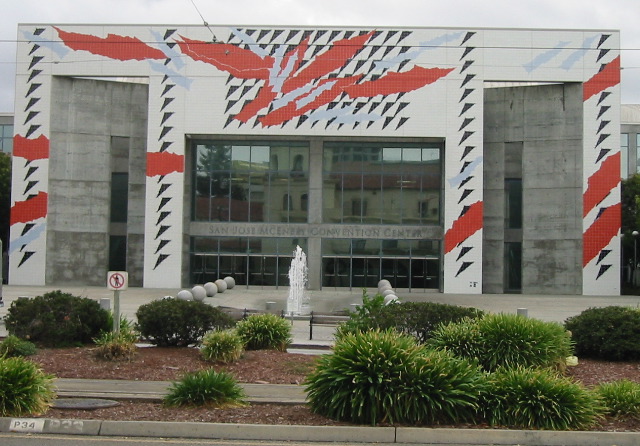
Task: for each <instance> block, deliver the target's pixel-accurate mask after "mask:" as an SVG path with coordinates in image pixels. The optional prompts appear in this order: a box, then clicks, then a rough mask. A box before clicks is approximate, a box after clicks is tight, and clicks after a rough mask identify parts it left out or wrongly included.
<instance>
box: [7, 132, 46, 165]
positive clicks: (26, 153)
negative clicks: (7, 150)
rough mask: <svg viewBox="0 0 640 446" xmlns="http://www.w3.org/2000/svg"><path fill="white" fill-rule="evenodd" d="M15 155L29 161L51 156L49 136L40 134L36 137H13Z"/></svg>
mask: <svg viewBox="0 0 640 446" xmlns="http://www.w3.org/2000/svg"><path fill="white" fill-rule="evenodd" d="M13 155H14V156H19V157H20V158H24V159H26V160H29V161H35V160H40V159H48V158H49V138H47V137H46V136H44V135H40V136H39V137H37V138H35V139H28V138H25V137H24V136H20V135H16V136H14V137H13Z"/></svg>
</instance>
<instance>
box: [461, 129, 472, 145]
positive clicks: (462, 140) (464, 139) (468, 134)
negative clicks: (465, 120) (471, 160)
mask: <svg viewBox="0 0 640 446" xmlns="http://www.w3.org/2000/svg"><path fill="white" fill-rule="evenodd" d="M474 133H475V132H468V131H465V132H464V134H463V135H462V138H460V142H459V143H458V145H459V146H461V145H462V143H463V142H465V141H466V140H467V139H469V138H470V137H471V135H473V134H474Z"/></svg>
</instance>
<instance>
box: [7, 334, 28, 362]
mask: <svg viewBox="0 0 640 446" xmlns="http://www.w3.org/2000/svg"><path fill="white" fill-rule="evenodd" d="M35 354H36V346H35V344H34V343H33V342H29V341H26V340H24V339H20V338H19V337H17V336H14V335H9V336H7V337H6V338H5V339H4V341H2V342H0V357H5V358H13V357H16V356H31V355H35Z"/></svg>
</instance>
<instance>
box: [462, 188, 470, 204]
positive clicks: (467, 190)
mask: <svg viewBox="0 0 640 446" xmlns="http://www.w3.org/2000/svg"><path fill="white" fill-rule="evenodd" d="M472 192H473V189H465V190H463V191H462V195H461V196H460V199H459V200H458V204H460V203H462V201H463V200H464V199H465V198H467V197H468V196H469V195H471V193H472Z"/></svg>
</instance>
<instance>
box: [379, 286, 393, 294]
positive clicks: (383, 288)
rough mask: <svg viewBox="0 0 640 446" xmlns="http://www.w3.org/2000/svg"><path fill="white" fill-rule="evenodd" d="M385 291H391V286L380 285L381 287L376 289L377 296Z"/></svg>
mask: <svg viewBox="0 0 640 446" xmlns="http://www.w3.org/2000/svg"><path fill="white" fill-rule="evenodd" d="M386 290H393V288H392V287H391V285H387V284H384V285H381V286H380V287H379V288H378V294H382V293H384V292H385V291H386Z"/></svg>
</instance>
